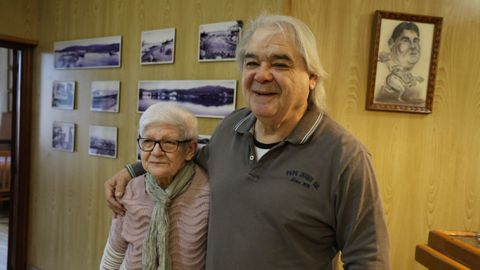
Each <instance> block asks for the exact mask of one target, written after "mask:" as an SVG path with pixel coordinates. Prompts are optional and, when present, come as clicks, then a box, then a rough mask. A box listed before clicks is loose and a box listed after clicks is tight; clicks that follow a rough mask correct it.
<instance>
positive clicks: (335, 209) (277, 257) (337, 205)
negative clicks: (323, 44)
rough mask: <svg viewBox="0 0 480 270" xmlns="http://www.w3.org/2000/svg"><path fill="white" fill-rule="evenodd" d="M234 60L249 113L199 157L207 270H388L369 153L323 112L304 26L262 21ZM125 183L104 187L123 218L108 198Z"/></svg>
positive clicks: (286, 20)
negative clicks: (336, 264)
mask: <svg viewBox="0 0 480 270" xmlns="http://www.w3.org/2000/svg"><path fill="white" fill-rule="evenodd" d="M237 58H238V61H239V64H240V65H241V69H242V77H243V79H242V84H243V94H244V96H245V99H246V102H247V106H248V107H247V108H243V109H239V110H237V111H235V112H233V113H232V114H231V115H230V116H228V117H226V118H225V119H224V120H223V121H222V122H221V124H220V125H219V126H218V127H217V129H216V130H215V132H214V133H213V135H212V137H211V141H210V143H209V144H208V145H207V146H206V147H204V148H203V149H202V150H201V151H199V152H198V153H197V155H196V161H197V162H198V163H199V164H200V165H201V166H202V167H204V168H205V169H206V170H207V171H208V174H209V181H210V189H211V202H210V219H209V228H208V241H207V243H208V244H207V269H216V270H226V269H228V270H232V269H242V270H244V269H249V270H252V269H259V270H265V269H272V270H273V269H331V267H332V259H333V258H334V256H335V254H337V253H338V252H339V251H341V252H342V260H343V263H344V268H345V269H362V270H365V269H376V270H378V269H389V255H388V253H389V246H388V234H387V228H386V224H385V219H384V213H383V208H382V203H381V199H380V196H379V191H378V187H377V183H376V180H375V176H374V172H373V169H372V166H371V162H370V158H369V154H368V152H367V150H366V149H365V148H364V146H363V145H362V144H361V143H360V142H358V141H357V140H356V139H355V138H354V137H353V136H352V135H351V134H349V133H348V132H347V131H346V130H345V129H343V128H342V127H340V126H339V125H338V124H337V123H335V122H334V121H333V120H332V119H331V118H330V117H329V116H328V115H327V114H326V113H325V111H324V107H325V105H324V103H325V102H324V100H325V97H324V96H325V94H324V89H323V79H324V76H325V75H324V71H323V68H322V66H321V64H320V61H319V57H318V54H317V47H316V42H315V37H314V36H313V34H312V32H311V31H310V29H309V28H308V27H307V26H306V25H305V24H304V23H302V22H301V21H299V20H297V19H295V18H292V17H288V16H275V15H263V16H259V17H258V18H256V19H255V20H254V21H253V22H252V23H251V24H250V25H249V28H248V29H247V30H246V31H245V32H244V34H243V37H242V40H241V42H240V44H239V48H238V49H237ZM135 167H136V166H133V167H131V168H130V169H132V168H135ZM131 171H132V172H133V171H134V170H131ZM125 178H130V176H129V175H128V173H127V171H126V170H125V169H124V170H122V171H120V172H119V173H117V175H115V176H114V177H112V178H111V179H109V180H108V181H107V182H106V183H105V187H106V195H107V200H108V202H109V204H110V207H111V208H112V209H113V210H114V211H115V212H117V213H120V214H121V213H122V211H123V209H122V208H121V206H120V205H119V204H118V203H117V202H116V201H115V199H114V197H113V192H114V191H115V193H118V195H122V192H123V186H124V185H125V184H124V182H125V181H126V180H125Z"/></svg>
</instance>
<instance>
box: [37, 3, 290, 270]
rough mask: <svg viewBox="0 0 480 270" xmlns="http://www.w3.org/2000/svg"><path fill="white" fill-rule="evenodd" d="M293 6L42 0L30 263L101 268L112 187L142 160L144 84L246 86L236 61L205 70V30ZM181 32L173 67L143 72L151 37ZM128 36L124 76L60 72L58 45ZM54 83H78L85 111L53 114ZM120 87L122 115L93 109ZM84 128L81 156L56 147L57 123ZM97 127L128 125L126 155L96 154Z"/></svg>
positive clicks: (122, 129) (79, 133)
mask: <svg viewBox="0 0 480 270" xmlns="http://www.w3.org/2000/svg"><path fill="white" fill-rule="evenodd" d="M287 3H288V2H287V1H284V0H282V1H266V0H262V1H258V0H248V1H234V0H228V1H224V0H203V1H200V0H198V1H192V0H175V1H169V0H162V1H158V0H138V1H137V0H136V1H117V0H115V1H114V0H69V1H63V0H40V6H41V11H40V24H39V35H40V43H39V46H38V49H37V51H36V59H35V60H36V61H35V62H36V66H35V70H36V73H35V75H36V76H35V82H34V92H35V93H34V94H35V97H34V100H35V102H34V108H33V113H34V118H33V122H34V123H33V127H32V130H33V136H32V145H33V149H32V151H33V153H32V184H31V198H30V216H29V217H30V226H29V250H28V262H29V264H30V265H32V266H35V267H37V268H38V269H41V270H44V269H49V270H55V269H59V270H60V269H72V270H75V269H97V268H98V263H99V261H100V257H101V254H102V252H103V248H104V245H105V241H106V238H107V233H108V229H109V226H110V221H111V214H110V211H109V210H107V207H106V203H105V200H104V195H103V182H104V181H105V180H106V179H107V178H108V177H109V176H111V175H112V174H113V173H114V172H116V171H117V170H118V169H119V168H121V167H122V166H123V165H124V164H126V163H127V162H131V161H133V160H134V159H135V155H136V142H135V138H136V130H137V126H138V119H139V117H140V115H139V114H138V113H136V103H137V99H136V91H137V82H138V80H187V79H188V80H190V79H194V80H209V79H213V80H216V79H233V80H237V81H238V86H237V89H238V94H237V96H238V99H237V107H242V106H243V104H244V102H243V99H242V98H241V86H240V81H239V80H240V74H239V70H238V68H237V65H236V64H235V62H215V63H198V61H197V53H198V52H197V48H198V35H199V33H198V26H199V24H203V23H213V22H221V21H227V20H244V21H247V20H249V19H250V18H251V17H252V16H255V15H256V14H257V13H258V12H259V11H261V10H265V11H269V12H275V13H279V12H283V10H285V7H286V4H287ZM167 27H175V28H176V38H177V39H176V55H175V63H174V64H172V65H151V66H140V64H139V58H140V56H139V52H140V35H141V32H142V31H146V30H152V29H160V28H167ZM112 35H121V36H122V40H123V44H122V66H121V68H117V69H90V70H55V69H54V68H53V42H54V41H62V40H75V39H84V38H94V37H103V36H112ZM54 80H75V81H76V82H77V85H76V86H77V90H76V102H75V103H76V104H75V110H73V111H63V110H56V109H52V108H51V105H50V104H51V87H52V82H53V81H54ZM94 80H120V82H121V90H120V95H121V96H120V112H119V113H98V112H90V84H91V81H94ZM53 121H66V122H74V123H75V124H76V129H77V130H76V143H75V152H74V153H65V152H59V151H54V150H52V148H51V137H52V122H53ZM218 122H219V120H218V119H207V118H200V119H199V129H200V133H202V134H211V132H212V131H213V129H214V128H215V126H216V125H217V124H218ZM89 125H109V126H116V127H118V146H119V147H118V158H117V159H109V158H101V157H94V156H89V155H88V129H89Z"/></svg>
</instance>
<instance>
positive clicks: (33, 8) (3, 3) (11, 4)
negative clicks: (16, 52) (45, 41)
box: [0, 0, 39, 40]
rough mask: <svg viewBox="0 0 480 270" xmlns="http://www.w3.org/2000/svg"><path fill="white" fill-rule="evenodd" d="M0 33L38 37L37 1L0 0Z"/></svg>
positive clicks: (26, 37)
mask: <svg viewBox="0 0 480 270" xmlns="http://www.w3.org/2000/svg"><path fill="white" fill-rule="evenodd" d="M0 14H1V16H0V34H2V35H8V36H15V37H17V38H24V39H30V40H36V39H38V20H39V16H38V1H37V0H18V1H9V0H0Z"/></svg>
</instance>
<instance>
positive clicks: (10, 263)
mask: <svg viewBox="0 0 480 270" xmlns="http://www.w3.org/2000/svg"><path fill="white" fill-rule="evenodd" d="M37 45H38V41H35V40H29V39H23V38H18V37H14V36H7V35H0V47H5V48H9V49H16V50H20V51H21V54H20V61H19V63H18V65H19V67H18V68H15V69H14V70H15V71H14V72H16V71H18V70H20V72H21V73H20V78H19V79H17V80H14V88H16V89H17V90H15V91H14V92H13V101H12V103H13V110H12V111H13V113H12V145H11V149H12V151H11V152H12V160H11V164H12V165H11V167H12V173H11V175H12V179H11V180H12V183H11V186H10V195H11V196H10V197H11V201H10V209H9V226H8V259H7V269H8V270H10V269H26V268H27V230H28V196H29V183H30V152H31V151H30V146H31V143H30V141H31V137H30V136H31V132H30V129H31V127H32V125H31V118H32V81H33V51H34V48H35V47H36V46H37ZM17 76H18V74H17ZM18 84H19V85H18ZM15 85H16V86H17V87H15Z"/></svg>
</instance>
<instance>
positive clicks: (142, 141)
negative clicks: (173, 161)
mask: <svg viewBox="0 0 480 270" xmlns="http://www.w3.org/2000/svg"><path fill="white" fill-rule="evenodd" d="M190 141H192V140H183V141H175V140H153V139H148V138H137V142H138V147H140V149H142V151H145V152H152V151H153V149H154V148H155V145H156V144H158V145H159V146H160V149H161V150H162V151H163V152H165V153H173V152H176V151H177V150H178V145H180V144H181V143H187V142H190Z"/></svg>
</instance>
